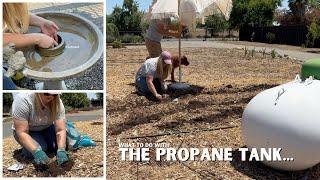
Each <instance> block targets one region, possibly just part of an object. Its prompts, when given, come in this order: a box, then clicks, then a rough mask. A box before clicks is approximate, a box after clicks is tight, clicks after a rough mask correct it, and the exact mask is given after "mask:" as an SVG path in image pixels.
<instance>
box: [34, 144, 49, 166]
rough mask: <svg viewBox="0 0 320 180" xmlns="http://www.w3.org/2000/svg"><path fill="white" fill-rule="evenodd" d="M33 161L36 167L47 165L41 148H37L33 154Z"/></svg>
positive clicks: (45, 155) (46, 158)
mask: <svg viewBox="0 0 320 180" xmlns="http://www.w3.org/2000/svg"><path fill="white" fill-rule="evenodd" d="M33 157H34V161H35V163H36V164H37V165H43V164H47V163H49V157H48V156H47V154H46V153H45V152H44V151H42V149H41V148H38V149H37V150H36V151H35V152H34V153H33Z"/></svg>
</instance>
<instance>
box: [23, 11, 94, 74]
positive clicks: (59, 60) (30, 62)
mask: <svg viewBox="0 0 320 180" xmlns="http://www.w3.org/2000/svg"><path fill="white" fill-rule="evenodd" d="M40 16H42V17H44V18H45V19H48V20H51V21H53V22H55V23H56V24H57V26H58V27H59V31H58V34H59V35H60V36H61V38H62V39H63V40H64V41H65V49H64V51H63V53H62V54H60V55H57V56H53V57H48V56H47V57H45V56H41V55H40V54H39V53H38V52H37V49H36V48H35V47H28V48H25V49H22V51H23V52H24V55H25V57H26V59H27V63H26V66H25V67H26V68H29V69H31V70H34V71H40V72H62V71H66V70H70V69H73V68H76V67H79V66H81V65H83V64H84V63H86V62H87V61H88V60H89V59H90V57H91V56H92V55H93V54H94V53H95V51H96V49H97V47H98V45H97V39H96V38H97V37H96V36H95V35H94V34H93V32H92V28H91V27H90V26H88V25H87V24H86V23H84V22H82V21H81V20H79V19H78V18H75V17H70V16H64V15H61V14H60V15H59V14H57V15H56V14H43V15H40ZM39 32H41V30H40V29H39V28H38V27H34V26H30V28H29V30H28V33H39Z"/></svg>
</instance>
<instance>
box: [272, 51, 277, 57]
mask: <svg viewBox="0 0 320 180" xmlns="http://www.w3.org/2000/svg"><path fill="white" fill-rule="evenodd" d="M276 56H277V52H276V50H275V49H272V51H271V57H272V59H274V58H276Z"/></svg>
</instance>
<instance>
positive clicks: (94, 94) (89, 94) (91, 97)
mask: <svg viewBox="0 0 320 180" xmlns="http://www.w3.org/2000/svg"><path fill="white" fill-rule="evenodd" d="M87 97H88V98H89V99H90V100H91V99H97V96H96V93H87Z"/></svg>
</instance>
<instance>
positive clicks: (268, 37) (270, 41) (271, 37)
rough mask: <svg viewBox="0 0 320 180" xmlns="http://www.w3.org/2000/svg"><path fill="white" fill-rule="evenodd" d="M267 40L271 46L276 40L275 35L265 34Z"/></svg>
mask: <svg viewBox="0 0 320 180" xmlns="http://www.w3.org/2000/svg"><path fill="white" fill-rule="evenodd" d="M267 40H268V43H270V44H272V43H274V41H275V40H276V35H275V34H274V33H271V32H268V33H267Z"/></svg>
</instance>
